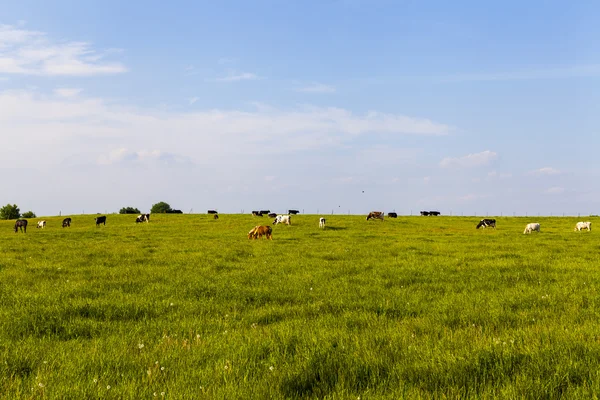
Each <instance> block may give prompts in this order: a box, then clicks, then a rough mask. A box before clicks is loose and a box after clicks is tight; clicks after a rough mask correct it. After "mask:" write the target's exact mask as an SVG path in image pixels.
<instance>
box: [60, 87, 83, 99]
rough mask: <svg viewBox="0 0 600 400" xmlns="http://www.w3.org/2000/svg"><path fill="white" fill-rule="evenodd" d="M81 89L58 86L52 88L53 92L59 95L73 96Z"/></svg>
mask: <svg viewBox="0 0 600 400" xmlns="http://www.w3.org/2000/svg"><path fill="white" fill-rule="evenodd" d="M82 91H83V89H80V88H58V89H54V94H55V95H57V96H59V97H75V96H77V95H78V94H79V93H81V92H82Z"/></svg>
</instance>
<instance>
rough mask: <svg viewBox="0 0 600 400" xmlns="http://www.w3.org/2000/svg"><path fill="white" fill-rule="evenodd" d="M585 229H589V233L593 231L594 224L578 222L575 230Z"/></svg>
mask: <svg viewBox="0 0 600 400" xmlns="http://www.w3.org/2000/svg"><path fill="white" fill-rule="evenodd" d="M583 229H587V230H588V231H591V230H592V223H591V222H590V221H587V222H578V223H577V224H576V225H575V230H576V231H581V230H583Z"/></svg>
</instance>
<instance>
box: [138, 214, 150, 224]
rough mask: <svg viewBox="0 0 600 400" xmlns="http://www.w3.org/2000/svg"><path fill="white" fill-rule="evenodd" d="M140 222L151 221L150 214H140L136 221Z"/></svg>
mask: <svg viewBox="0 0 600 400" xmlns="http://www.w3.org/2000/svg"><path fill="white" fill-rule="evenodd" d="M139 222H150V214H141V215H138V216H137V218H136V219H135V223H136V224H137V223H139Z"/></svg>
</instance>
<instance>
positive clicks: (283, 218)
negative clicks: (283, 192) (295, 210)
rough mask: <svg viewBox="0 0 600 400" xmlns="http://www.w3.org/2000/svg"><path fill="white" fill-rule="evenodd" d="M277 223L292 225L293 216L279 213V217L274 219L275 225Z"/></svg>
mask: <svg viewBox="0 0 600 400" xmlns="http://www.w3.org/2000/svg"><path fill="white" fill-rule="evenodd" d="M277 224H286V225H291V224H292V217H291V216H289V215H278V216H277V217H275V221H273V225H277Z"/></svg>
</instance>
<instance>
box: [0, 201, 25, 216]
mask: <svg viewBox="0 0 600 400" xmlns="http://www.w3.org/2000/svg"><path fill="white" fill-rule="evenodd" d="M20 216H21V211H20V210H19V207H17V205H16V204H13V205H12V206H11V205H10V204H7V205H5V206H4V207H2V208H0V219H17V218H19V217H20Z"/></svg>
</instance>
